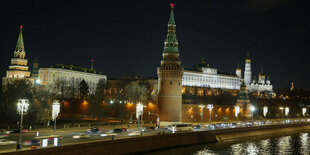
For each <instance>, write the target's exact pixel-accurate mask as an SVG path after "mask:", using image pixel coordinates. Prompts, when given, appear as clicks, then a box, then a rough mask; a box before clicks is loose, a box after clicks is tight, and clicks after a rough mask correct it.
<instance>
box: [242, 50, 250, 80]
mask: <svg viewBox="0 0 310 155" xmlns="http://www.w3.org/2000/svg"><path fill="white" fill-rule="evenodd" d="M251 81H252V71H251V58H250V53H249V52H248V53H247V57H246V59H245V69H244V83H245V84H246V85H248V84H250V83H251Z"/></svg>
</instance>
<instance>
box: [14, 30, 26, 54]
mask: <svg viewBox="0 0 310 155" xmlns="http://www.w3.org/2000/svg"><path fill="white" fill-rule="evenodd" d="M22 29H23V25H21V26H20V27H19V36H18V40H17V44H16V48H15V51H20V52H22V51H23V52H26V51H25V47H24V39H23V31H22Z"/></svg>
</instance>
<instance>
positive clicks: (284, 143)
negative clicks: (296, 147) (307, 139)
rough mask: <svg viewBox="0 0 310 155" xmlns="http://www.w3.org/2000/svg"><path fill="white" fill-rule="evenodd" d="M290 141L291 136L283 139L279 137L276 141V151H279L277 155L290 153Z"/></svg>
mask: <svg viewBox="0 0 310 155" xmlns="http://www.w3.org/2000/svg"><path fill="white" fill-rule="evenodd" d="M291 140H292V137H291V136H285V137H281V138H280V139H279V140H278V143H277V144H278V148H279V149H278V150H279V152H278V153H279V154H285V153H287V152H290V150H291V149H292V148H291Z"/></svg>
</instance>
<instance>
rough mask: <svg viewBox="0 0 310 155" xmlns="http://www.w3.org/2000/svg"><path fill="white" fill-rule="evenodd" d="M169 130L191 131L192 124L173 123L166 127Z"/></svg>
mask: <svg viewBox="0 0 310 155" xmlns="http://www.w3.org/2000/svg"><path fill="white" fill-rule="evenodd" d="M167 128H168V130H170V131H171V132H173V133H174V132H179V131H192V130H193V128H192V124H173V125H170V126H168V127H167Z"/></svg>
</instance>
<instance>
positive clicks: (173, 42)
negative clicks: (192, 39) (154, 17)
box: [164, 3, 179, 54]
mask: <svg viewBox="0 0 310 155" xmlns="http://www.w3.org/2000/svg"><path fill="white" fill-rule="evenodd" d="M170 7H171V13H170V18H169V21H168V34H167V39H166V40H165V48H164V53H177V54H179V49H178V40H177V37H176V33H175V27H176V25H175V21H174V15H173V8H174V4H173V3H171V4H170Z"/></svg>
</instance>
